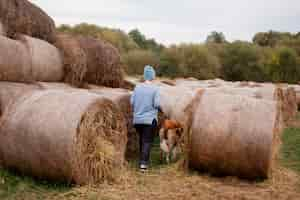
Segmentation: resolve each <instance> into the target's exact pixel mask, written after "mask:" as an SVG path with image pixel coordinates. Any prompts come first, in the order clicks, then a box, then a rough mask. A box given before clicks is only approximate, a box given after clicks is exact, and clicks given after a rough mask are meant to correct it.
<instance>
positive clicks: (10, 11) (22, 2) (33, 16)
mask: <svg viewBox="0 0 300 200" xmlns="http://www.w3.org/2000/svg"><path fill="white" fill-rule="evenodd" d="M0 21H1V22H2V24H3V26H4V27H5V28H4V29H5V30H6V32H7V35H8V36H9V37H10V38H16V35H17V33H22V34H26V35H30V36H32V37H36V38H40V39H42V40H46V41H48V42H50V43H53V42H54V41H55V24H54V21H53V20H52V19H51V18H50V17H49V16H48V15H47V14H46V13H45V12H44V11H43V10H41V9H40V8H39V7H37V6H35V5H34V4H32V3H30V2H29V1H27V0H0Z"/></svg>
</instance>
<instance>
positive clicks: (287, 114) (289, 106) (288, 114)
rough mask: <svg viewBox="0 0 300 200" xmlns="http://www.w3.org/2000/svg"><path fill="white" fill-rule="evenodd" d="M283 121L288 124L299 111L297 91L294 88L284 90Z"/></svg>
mask: <svg viewBox="0 0 300 200" xmlns="http://www.w3.org/2000/svg"><path fill="white" fill-rule="evenodd" d="M282 91H283V97H284V98H283V113H282V114H283V119H284V121H285V122H286V123H289V122H290V121H292V120H294V119H295V117H296V115H297V111H298V109H297V108H298V105H297V95H296V91H295V89H294V88H292V87H287V88H283V90H282Z"/></svg>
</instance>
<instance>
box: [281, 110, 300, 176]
mask: <svg viewBox="0 0 300 200" xmlns="http://www.w3.org/2000/svg"><path fill="white" fill-rule="evenodd" d="M297 117H299V118H300V115H299V114H298V116H297ZM280 158H281V162H282V164H283V165H284V166H285V167H288V168H291V169H293V170H296V171H298V172H299V173H300V128H286V129H285V131H284V133H283V136H282V147H281V156H280Z"/></svg>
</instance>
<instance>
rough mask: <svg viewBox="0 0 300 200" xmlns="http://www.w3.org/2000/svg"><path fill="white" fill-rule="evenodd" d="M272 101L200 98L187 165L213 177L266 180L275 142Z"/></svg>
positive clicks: (210, 95) (223, 96)
mask: <svg viewBox="0 0 300 200" xmlns="http://www.w3.org/2000/svg"><path fill="white" fill-rule="evenodd" d="M279 106H280V105H279V104H278V102H276V101H269V100H262V99H255V98H249V97H245V96H238V95H226V94H222V93H206V92H204V94H202V96H201V98H200V101H199V102H198V105H197V107H196V108H195V109H194V112H195V113H194V118H193V123H192V127H191V130H192V132H191V152H190V165H191V167H193V168H196V169H199V170H207V171H209V172H211V173H213V174H216V175H234V176H239V177H242V178H249V179H252V178H266V177H268V176H269V174H270V171H271V168H272V162H273V161H274V160H275V155H276V152H277V150H278V149H277V147H278V142H279V140H280V139H279V131H280V114H281V113H280V108H279Z"/></svg>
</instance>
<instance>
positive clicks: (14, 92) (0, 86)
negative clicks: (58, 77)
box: [0, 81, 40, 117]
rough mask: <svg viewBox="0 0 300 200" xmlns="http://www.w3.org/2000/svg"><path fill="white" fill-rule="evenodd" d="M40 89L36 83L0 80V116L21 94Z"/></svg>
mask: <svg viewBox="0 0 300 200" xmlns="http://www.w3.org/2000/svg"><path fill="white" fill-rule="evenodd" d="M36 90H40V87H39V86H37V85H31V84H23V83H14V82H5V81H0V117H1V115H2V113H4V112H5V110H6V109H8V108H9V107H10V106H12V105H13V104H14V103H15V102H16V101H17V100H18V99H20V98H22V96H24V95H26V94H29V93H32V92H34V91H36Z"/></svg>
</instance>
